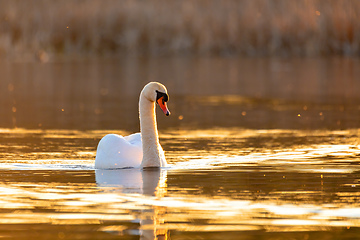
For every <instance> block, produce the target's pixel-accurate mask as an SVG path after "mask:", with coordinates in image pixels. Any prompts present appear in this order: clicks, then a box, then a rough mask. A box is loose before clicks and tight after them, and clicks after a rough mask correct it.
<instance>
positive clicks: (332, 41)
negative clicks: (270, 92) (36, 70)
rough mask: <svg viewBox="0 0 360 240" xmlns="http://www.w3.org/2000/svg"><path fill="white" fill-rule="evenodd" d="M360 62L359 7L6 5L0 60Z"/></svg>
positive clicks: (211, 1)
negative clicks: (189, 57)
mask: <svg viewBox="0 0 360 240" xmlns="http://www.w3.org/2000/svg"><path fill="white" fill-rule="evenodd" d="M124 53H139V54H150V55H157V54H205V55H213V54H220V55H227V54H238V55H246V56H279V55H297V56H318V55H334V54H335V55H350V56H359V55H360V1H358V0H342V1H340V0H222V1H220V0H172V1H168V0H121V1H118V0H91V1H90V0H77V1H56V0H36V1H23V0H0V57H1V58H14V57H15V58H17V57H24V56H35V55H36V56H37V57H38V58H39V59H40V60H47V59H48V57H49V56H54V57H56V56H69V55H76V56H102V55H110V56H113V55H120V54H124Z"/></svg>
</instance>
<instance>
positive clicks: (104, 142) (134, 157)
mask: <svg viewBox="0 0 360 240" xmlns="http://www.w3.org/2000/svg"><path fill="white" fill-rule="evenodd" d="M133 135H134V134H133ZM129 137H130V136H128V137H123V136H120V135H116V134H108V135H106V136H105V137H103V138H102V139H101V140H100V142H99V144H98V148H97V152H96V158H95V168H97V169H112V168H126V167H139V166H140V164H141V160H142V148H141V141H140V146H139V145H136V144H132V143H130V142H129V141H128V139H127V138H129ZM140 139H141V138H140ZM130 140H131V141H132V142H134V143H137V142H136V141H135V140H136V136H133V137H130Z"/></svg>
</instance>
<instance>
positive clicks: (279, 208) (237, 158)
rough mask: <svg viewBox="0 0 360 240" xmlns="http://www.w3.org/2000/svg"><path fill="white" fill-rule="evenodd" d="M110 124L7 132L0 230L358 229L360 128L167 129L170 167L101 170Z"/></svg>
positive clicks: (275, 232)
mask: <svg viewBox="0 0 360 240" xmlns="http://www.w3.org/2000/svg"><path fill="white" fill-rule="evenodd" d="M108 132H109V131H76V130H26V129H1V130H0V139H1V142H0V148H1V150H2V151H1V154H0V159H1V169H0V203H1V204H0V237H3V238H7V237H12V238H15V239H30V238H31V239H34V238H38V239H49V238H51V239H56V238H59V239H117V238H119V237H120V236H121V238H122V239H170V238H171V239H202V238H205V239H206V238H211V239H223V238H224V237H225V238H229V239H258V238H259V237H260V236H267V237H269V238H274V239H288V238H290V237H292V238H294V239H308V238H309V237H314V238H315V237H316V238H317V239H329V238H328V237H330V236H332V237H333V238H331V239H346V238H347V237H356V236H358V235H359V234H360V230H359V227H360V204H359V200H360V194H359V189H360V179H359V172H360V165H359V162H360V147H359V146H358V144H359V138H358V134H359V132H360V130H357V129H353V130H342V131H339V130H337V131H326V130H317V131H306V130H247V129H238V128H223V129H220V128H216V129H207V130H171V129H169V130H167V131H162V132H160V136H161V139H160V140H161V143H162V145H163V148H164V149H165V150H166V156H167V160H168V162H169V167H168V168H166V169H161V170H143V171H142V170H138V169H122V170H94V168H93V163H94V157H95V153H96V152H95V148H96V144H97V142H98V140H99V139H100V138H101V137H102V136H103V135H104V134H106V133H108ZM112 132H115V133H119V134H127V133H126V132H123V131H112Z"/></svg>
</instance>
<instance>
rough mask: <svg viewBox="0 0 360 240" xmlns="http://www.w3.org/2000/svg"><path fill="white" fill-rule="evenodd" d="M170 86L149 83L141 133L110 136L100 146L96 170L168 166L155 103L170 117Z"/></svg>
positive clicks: (144, 95) (143, 96) (142, 105)
mask: <svg viewBox="0 0 360 240" xmlns="http://www.w3.org/2000/svg"><path fill="white" fill-rule="evenodd" d="M168 100H169V96H168V94H167V90H166V87H165V86H164V85H162V84H161V83H158V82H150V83H148V84H147V85H146V86H145V87H144V88H143V90H142V91H141V93H140V99H139V112H140V131H141V133H135V134H132V135H129V136H126V137H123V136H120V135H117V134H108V135H106V136H105V137H103V138H102V139H101V140H100V142H99V144H98V147H97V152H96V158H95V168H96V169H115V168H139V167H141V168H146V167H164V166H166V159H165V155H164V151H163V149H162V147H161V145H160V143H159V136H158V131H157V125H156V114H155V102H156V103H157V104H158V105H159V106H160V108H161V110H162V111H163V112H164V113H165V115H166V116H169V115H170V112H169V110H168V108H167V105H166V102H167V101H168Z"/></svg>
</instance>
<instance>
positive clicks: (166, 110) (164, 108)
mask: <svg viewBox="0 0 360 240" xmlns="http://www.w3.org/2000/svg"><path fill="white" fill-rule="evenodd" d="M157 104H159V106H160V108H161V110H162V111H163V112H164V114H165V115H166V116H169V115H170V111H169V109H168V108H167V106H166V102H164V97H161V98H159V99H158V100H157Z"/></svg>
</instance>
